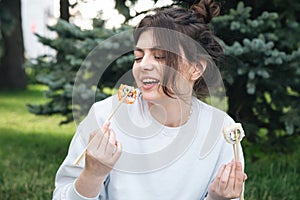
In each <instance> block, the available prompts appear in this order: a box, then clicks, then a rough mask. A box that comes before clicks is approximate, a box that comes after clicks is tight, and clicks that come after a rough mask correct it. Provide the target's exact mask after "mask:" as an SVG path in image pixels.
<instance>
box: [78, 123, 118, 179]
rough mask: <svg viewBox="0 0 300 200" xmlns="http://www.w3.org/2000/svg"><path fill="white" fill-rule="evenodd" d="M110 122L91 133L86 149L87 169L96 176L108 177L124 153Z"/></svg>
mask: <svg viewBox="0 0 300 200" xmlns="http://www.w3.org/2000/svg"><path fill="white" fill-rule="evenodd" d="M109 125H110V124H109V122H107V123H105V124H104V125H103V126H102V127H101V128H100V129H99V130H97V131H94V132H93V133H92V134H91V135H90V139H89V143H90V144H89V146H88V148H87V151H86V158H85V169H84V170H86V171H88V172H89V173H92V174H93V175H94V176H96V177H106V176H107V174H108V173H109V172H110V171H111V170H112V167H113V166H114V165H115V163H116V162H117V160H118V159H119V158H120V156H121V153H122V147H121V144H120V143H119V142H117V140H116V136H115V133H114V131H113V130H112V129H110V128H109Z"/></svg>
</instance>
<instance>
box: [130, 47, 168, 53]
mask: <svg viewBox="0 0 300 200" xmlns="http://www.w3.org/2000/svg"><path fill="white" fill-rule="evenodd" d="M147 49H150V51H156V50H163V49H162V47H161V46H154V47H151V48H147ZM134 51H140V52H144V50H143V49H142V48H139V47H135V48H134Z"/></svg>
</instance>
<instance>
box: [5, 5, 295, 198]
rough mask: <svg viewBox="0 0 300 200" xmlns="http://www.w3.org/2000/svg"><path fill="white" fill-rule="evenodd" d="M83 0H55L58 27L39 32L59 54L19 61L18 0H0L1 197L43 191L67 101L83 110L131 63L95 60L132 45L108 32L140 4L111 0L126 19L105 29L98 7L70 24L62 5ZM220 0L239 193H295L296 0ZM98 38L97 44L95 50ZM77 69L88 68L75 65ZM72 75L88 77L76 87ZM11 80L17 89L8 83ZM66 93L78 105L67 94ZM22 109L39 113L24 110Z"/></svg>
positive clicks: (64, 138)
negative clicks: (85, 22)
mask: <svg viewBox="0 0 300 200" xmlns="http://www.w3.org/2000/svg"><path fill="white" fill-rule="evenodd" d="M81 1H91V0H77V1H72V3H70V2H71V1H70V2H69V0H60V5H61V9H60V13H61V17H60V18H61V20H59V21H58V22H57V24H55V25H53V26H49V27H48V28H49V30H51V31H53V32H55V33H56V35H57V37H56V38H55V39H51V38H47V37H45V36H43V35H36V36H37V37H38V38H39V41H40V42H41V43H42V44H44V45H46V46H48V47H51V48H52V49H54V50H56V52H57V53H56V54H55V55H53V54H51V55H42V56H40V57H38V58H35V59H30V60H26V62H25V63H24V59H23V57H24V48H23V43H22V41H23V39H22V32H21V29H20V24H21V18H20V12H21V10H20V9H21V7H20V0H0V90H1V91H0V112H1V116H0V121H1V123H0V133H1V134H0V144H1V145H0V146H1V149H0V156H1V159H2V162H0V169H1V170H0V171H1V172H2V173H0V199H20V197H22V198H27V199H41V198H42V199H50V198H51V196H52V191H53V183H54V180H53V179H54V174H55V172H56V170H57V168H58V167H59V164H60V163H61V161H62V159H63V158H64V157H65V155H66V153H67V152H66V151H67V149H66V147H67V145H68V144H69V141H70V140H71V138H72V136H73V133H74V131H75V127H74V124H73V123H70V122H72V121H73V117H74V116H73V114H72V109H74V110H75V111H76V114H77V115H78V116H80V115H84V114H85V112H86V110H88V109H89V107H90V104H91V103H92V102H90V101H89V99H93V100H94V101H97V100H101V99H103V98H106V97H107V96H109V95H111V94H112V90H111V89H112V88H113V87H115V86H116V84H117V83H116V82H118V81H119V78H120V77H121V76H123V74H124V73H126V72H128V71H129V70H130V69H131V66H132V63H133V56H132V54H131V52H128V53H124V54H122V55H123V56H121V57H118V58H117V59H115V60H114V61H113V62H112V63H110V64H109V67H108V68H107V67H106V66H107V65H105V66H103V65H102V64H101V63H105V61H108V60H110V59H111V58H112V57H114V56H115V55H121V54H120V52H122V49H120V43H121V44H122V45H123V46H125V47H126V48H131V47H130V42H129V41H130V38H128V43H127V42H126V41H127V39H126V38H127V35H126V36H125V37H124V41H118V40H114V36H115V35H116V34H121V33H122V32H124V31H125V32H126V31H128V30H129V31H130V30H132V27H130V26H129V25H128V24H126V23H127V22H128V21H129V20H130V19H131V18H133V17H136V16H138V15H140V14H144V13H146V11H142V12H141V13H137V12H134V13H132V12H129V7H130V6H132V5H134V4H135V3H136V2H137V0H126V1H125V0H121V1H119V0H117V1H116V5H115V7H116V8H117V9H118V10H119V12H120V13H121V14H123V15H124V16H125V19H126V20H125V21H126V23H125V24H124V25H122V26H121V27H120V28H116V29H107V28H105V23H106V22H105V21H103V20H102V19H101V15H99V18H96V19H94V23H93V25H94V28H93V29H92V30H82V29H80V28H79V27H77V26H75V25H74V24H72V23H70V22H68V21H69V19H70V18H71V17H72V16H71V15H70V13H69V8H72V7H75V6H77V4H78V3H80V2H81ZM155 2H156V0H155ZM194 2H195V1H194V0H187V1H178V0H173V4H174V5H181V6H184V7H186V8H188V7H190V6H191V5H192V4H193V3H194ZM219 2H220V4H221V6H222V10H221V15H220V16H219V17H217V18H215V19H214V20H213V21H212V23H211V26H212V28H213V30H214V31H215V33H216V35H217V37H218V38H219V39H220V42H221V43H222V45H223V47H224V50H225V55H224V58H223V60H222V62H220V63H218V65H219V67H220V71H221V73H222V77H223V81H224V84H225V87H226V92H227V98H228V106H227V107H228V110H227V111H228V113H229V114H230V115H231V116H232V117H233V118H234V119H235V120H236V121H238V122H241V123H242V124H243V126H244V128H245V131H246V139H245V140H243V141H242V144H243V147H244V148H243V150H244V151H245V152H244V153H245V158H246V171H247V174H248V177H249V178H248V180H247V182H246V192H245V195H246V196H245V197H246V198H247V199H263V200H271V199H282V200H283V199H286V200H296V199H299V191H300V190H299V184H298V182H299V174H300V173H299V169H300V163H299V162H300V160H299V155H300V148H299V141H300V137H299V133H300V131H299V129H300V128H299V121H300V113H299V112H300V108H299V106H300V103H299V102H300V96H299V95H300V94H299V93H300V91H299V88H300V58H299V54H300V53H299V52H300V50H299V49H300V27H299V22H300V14H299V13H300V2H299V1H298V0H288V1H287V0H266V1H259V0H243V1H238V0H231V1H225V0H219ZM130 14H131V15H130ZM108 39H109V40H108ZM107 41H109V42H108V43H107ZM98 45H102V51H94V50H95V47H97V46H98ZM12 47H13V48H12ZM99 55H105V56H99ZM87 56H88V57H89V58H90V59H89V60H87V59H86V58H87ZM99 61H101V62H99ZM82 67H84V68H86V69H87V70H85V71H78V70H79V69H80V68H82ZM25 69H26V73H27V74H26V75H27V84H29V85H28V87H27V89H26V90H24V87H25V86H26V81H24V77H23V75H24V74H25ZM95 70H97V71H100V72H103V76H101V79H100V80H99V77H97V74H96V73H92V72H94V71H95ZM103 70H105V71H103ZM78 73H79V79H80V78H82V80H83V81H81V82H82V83H85V84H78V85H77V86H78V87H76V88H74V87H73V86H74V83H75V77H76V75H78ZM77 78H78V77H77ZM95 80H97V82H96V84H95ZM15 88H21V90H12V89H15ZM5 89H8V90H5ZM74 89H76V90H74ZM42 93H43V94H44V97H42ZM73 93H74V95H75V96H76V98H77V99H79V101H78V102H77V104H76V102H72V94H73ZM28 102H30V104H29V105H27V108H25V106H24V104H25V103H28ZM80 102H81V103H80ZM72 103H75V105H74V107H73V108H72ZM26 109H29V111H30V112H31V113H34V114H36V115H43V116H35V115H31V114H30V113H28V112H27V110H26ZM78 116H75V117H78ZM59 123H61V124H65V125H64V126H58V124H59ZM254 161H255V162H254ZM41 177H42V178H41Z"/></svg>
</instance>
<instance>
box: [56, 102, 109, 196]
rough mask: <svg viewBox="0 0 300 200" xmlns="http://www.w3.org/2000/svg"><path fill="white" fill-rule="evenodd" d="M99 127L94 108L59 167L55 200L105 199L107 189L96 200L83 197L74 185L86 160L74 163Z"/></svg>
mask: <svg viewBox="0 0 300 200" xmlns="http://www.w3.org/2000/svg"><path fill="white" fill-rule="evenodd" d="M98 127H99V125H98V122H97V120H96V117H95V111H94V108H93V107H92V109H91V110H90V112H89V114H88V116H87V117H86V118H85V119H84V120H83V121H82V122H81V123H80V125H79V126H78V128H77V130H76V133H75V135H74V137H73V139H72V141H71V143H70V146H69V150H68V155H67V156H66V158H65V160H64V161H63V163H62V164H61V166H60V167H59V169H58V171H57V174H56V177H55V190H54V192H53V197H52V198H53V200H98V199H103V200H104V199H106V198H105V196H106V195H105V193H106V192H105V187H102V190H101V192H100V194H99V195H98V196H96V197H95V198H85V197H83V196H81V195H80V194H79V193H78V192H77V191H76V189H75V186H74V183H75V180H76V178H77V177H78V176H79V175H80V173H81V171H82V169H83V167H84V159H83V160H82V161H81V162H80V163H79V164H78V165H74V164H73V162H74V160H75V159H76V158H77V156H78V155H80V154H81V152H83V151H84V149H85V147H86V145H87V143H88V138H89V135H90V134H91V133H92V131H94V130H96V129H98Z"/></svg>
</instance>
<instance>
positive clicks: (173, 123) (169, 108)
mask: <svg viewBox="0 0 300 200" xmlns="http://www.w3.org/2000/svg"><path fill="white" fill-rule="evenodd" d="M191 102H192V101H191V98H190V99H188V100H184V101H183V100H179V99H172V100H168V101H167V102H160V103H159V104H153V103H149V108H150V113H151V115H152V116H153V117H154V118H155V119H156V120H157V121H158V122H159V123H161V124H163V125H165V126H169V127H178V126H181V125H183V124H185V123H186V122H187V121H188V120H189V118H190V115H191V105H192V103H191Z"/></svg>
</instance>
